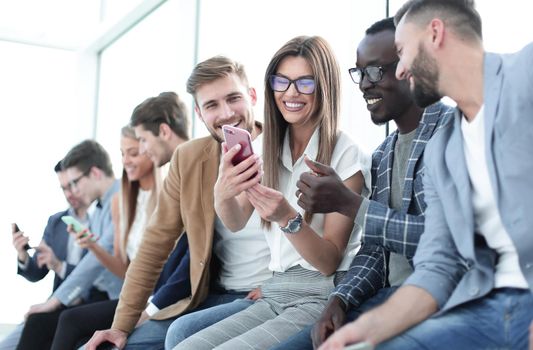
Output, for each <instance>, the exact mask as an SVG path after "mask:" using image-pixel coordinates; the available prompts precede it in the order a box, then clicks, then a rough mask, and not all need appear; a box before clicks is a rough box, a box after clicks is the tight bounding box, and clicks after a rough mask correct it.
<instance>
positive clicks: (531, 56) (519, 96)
mask: <svg viewBox="0 0 533 350" xmlns="http://www.w3.org/2000/svg"><path fill="white" fill-rule="evenodd" d="M484 104H485V111H484V113H485V129H486V132H485V145H486V153H487V163H488V169H489V175H490V179H491V184H492V188H493V191H494V197H495V199H496V202H497V204H498V209H499V212H500V216H501V219H502V223H503V225H504V227H505V229H506V230H507V232H508V233H509V235H510V237H511V240H512V241H513V243H514V245H515V247H516V249H517V253H518V256H519V262H520V268H521V270H522V272H523V274H524V277H525V278H526V280H527V282H528V284H529V289H530V290H533V154H532V153H533V44H529V45H528V46H526V47H525V48H524V49H522V50H521V51H519V52H518V53H515V54H511V55H496V54H490V53H486V54H485V63H484ZM425 162H426V174H425V177H424V188H425V200H426V203H427V209H426V222H425V230H424V233H423V234H422V237H421V239H420V243H419V246H418V250H417V252H416V255H415V258H414V262H415V272H414V273H413V274H412V275H411V277H409V278H408V279H407V281H406V282H405V284H409V285H416V286H419V287H421V288H423V289H425V290H426V291H428V292H429V293H430V294H431V295H432V296H433V297H434V298H435V299H436V300H437V302H438V304H439V307H440V308H441V310H442V311H444V310H447V309H450V308H452V307H454V306H457V305H459V304H462V303H465V302H468V301H470V300H474V299H477V298H481V297H483V296H484V295H486V294H487V293H489V292H490V291H491V290H492V289H493V287H494V268H495V263H496V260H497V258H498V257H497V254H496V253H495V252H494V251H493V250H491V249H490V248H489V247H488V246H487V244H486V242H485V240H484V238H483V237H482V236H481V235H478V234H475V233H474V213H473V208H472V199H471V189H470V183H469V177H468V171H467V168H466V164H465V158H464V153H463V144H462V134H461V114H460V112H459V111H456V114H455V117H454V118H453V119H452V120H451V121H450V122H449V123H448V124H447V125H446V126H444V127H443V128H442V129H441V131H440V132H439V133H437V134H436V135H435V136H433V138H432V139H431V141H430V142H429V144H428V146H427V147H426V156H425Z"/></svg>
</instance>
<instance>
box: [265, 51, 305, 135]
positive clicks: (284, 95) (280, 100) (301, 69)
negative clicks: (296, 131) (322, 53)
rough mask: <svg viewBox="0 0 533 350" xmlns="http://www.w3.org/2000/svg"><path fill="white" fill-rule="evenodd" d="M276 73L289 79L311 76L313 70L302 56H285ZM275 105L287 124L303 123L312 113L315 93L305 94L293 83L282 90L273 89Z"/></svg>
mask: <svg viewBox="0 0 533 350" xmlns="http://www.w3.org/2000/svg"><path fill="white" fill-rule="evenodd" d="M276 75H278V76H282V77H285V78H287V79H290V80H297V79H301V78H310V79H314V77H313V70H312V69H311V66H310V65H309V63H308V62H307V60H306V59H305V58H303V57H302V56H287V57H285V58H284V59H282V60H281V61H280V63H279V65H278V68H277V69H276ZM274 99H275V101H276V106H277V107H278V109H279V111H280V112H281V114H282V115H283V118H284V119H285V121H287V122H288V123H289V124H293V125H299V124H305V123H306V122H308V121H309V120H311V118H312V117H313V114H314V109H315V103H314V102H315V93H313V94H310V95H307V94H302V93H300V92H298V90H297V89H296V86H295V85H294V83H292V84H290V86H289V88H288V89H287V90H286V91H284V92H278V91H274Z"/></svg>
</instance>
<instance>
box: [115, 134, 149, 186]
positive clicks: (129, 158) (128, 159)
mask: <svg viewBox="0 0 533 350" xmlns="http://www.w3.org/2000/svg"><path fill="white" fill-rule="evenodd" d="M120 153H121V154H122V165H123V166H124V171H126V174H127V175H128V179H129V181H138V180H141V179H142V178H143V177H146V176H150V175H151V172H152V170H153V166H154V163H153V162H152V161H151V160H150V158H149V157H148V156H147V155H146V154H141V153H140V151H139V141H138V140H136V139H133V138H131V137H126V136H122V137H121V138H120Z"/></svg>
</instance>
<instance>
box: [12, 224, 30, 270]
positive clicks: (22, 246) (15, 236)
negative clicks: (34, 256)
mask: <svg viewBox="0 0 533 350" xmlns="http://www.w3.org/2000/svg"><path fill="white" fill-rule="evenodd" d="M11 233H12V240H13V247H15V250H16V251H17V257H18V259H19V261H20V262H22V263H26V261H27V260H28V259H29V258H30V256H29V254H28V252H27V251H28V250H29V249H31V247H30V244H29V241H30V239H29V238H28V237H27V236H24V232H21V231H20V229H19V227H18V225H17V224H15V223H13V224H11Z"/></svg>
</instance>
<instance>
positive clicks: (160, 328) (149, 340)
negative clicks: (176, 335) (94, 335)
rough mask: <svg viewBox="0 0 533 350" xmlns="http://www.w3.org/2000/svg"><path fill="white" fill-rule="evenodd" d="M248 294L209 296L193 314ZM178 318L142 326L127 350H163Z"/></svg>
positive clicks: (129, 338) (132, 334)
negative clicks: (168, 334) (167, 336)
mask: <svg viewBox="0 0 533 350" xmlns="http://www.w3.org/2000/svg"><path fill="white" fill-rule="evenodd" d="M246 295H247V293H240V292H227V293H222V294H209V295H208V296H207V298H206V299H205V301H204V302H203V303H202V304H200V306H198V307H197V308H196V309H194V310H191V312H194V311H198V310H202V309H207V308H210V307H213V306H216V305H220V304H225V303H230V302H232V301H234V300H236V299H241V298H244V297H245V296H246ZM176 319H177V317H174V318H170V319H167V320H162V321H156V320H149V321H147V322H145V323H144V324H142V325H141V326H140V327H138V328H135V330H134V331H133V332H132V333H131V334H130V336H129V337H128V342H127V343H126V347H125V348H124V349H125V350H163V349H164V348H165V336H166V334H167V330H168V328H169V327H170V325H171V324H172V322H174V321H175V320H176Z"/></svg>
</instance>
